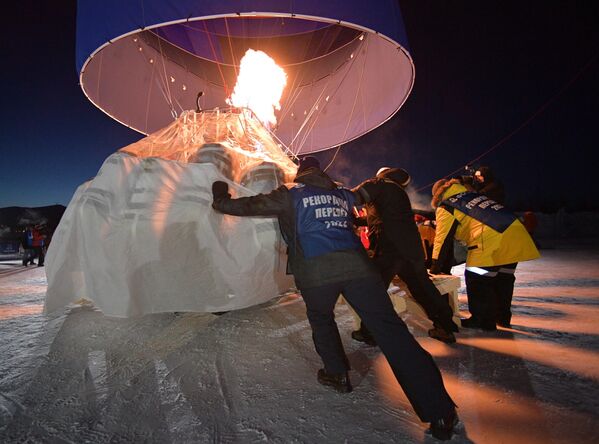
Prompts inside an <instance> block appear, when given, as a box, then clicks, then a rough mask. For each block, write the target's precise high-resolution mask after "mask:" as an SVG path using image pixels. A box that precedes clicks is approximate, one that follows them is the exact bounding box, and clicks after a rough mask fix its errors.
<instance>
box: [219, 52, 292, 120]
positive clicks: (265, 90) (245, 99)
mask: <svg viewBox="0 0 599 444" xmlns="http://www.w3.org/2000/svg"><path fill="white" fill-rule="evenodd" d="M286 84H287V74H285V71H284V70H283V68H281V67H280V66H278V65H277V64H276V63H275V61H274V60H273V59H272V58H271V57H270V56H268V55H267V54H266V53H265V52H262V51H255V50H253V49H248V50H247V51H246V53H245V55H244V56H243V57H242V58H241V64H240V67H239V76H238V77H237V83H236V84H235V88H234V89H233V93H232V94H231V97H229V98H228V99H227V103H228V104H229V105H232V106H239V107H246V108H249V109H251V110H252V111H253V112H254V114H256V116H257V117H258V119H260V121H261V122H262V123H263V124H264V125H266V126H267V127H270V125H274V124H276V123H277V118H276V117H275V111H274V110H275V109H276V110H280V109H281V104H280V103H279V101H280V100H281V96H282V95H283V89H284V88H285V85H286Z"/></svg>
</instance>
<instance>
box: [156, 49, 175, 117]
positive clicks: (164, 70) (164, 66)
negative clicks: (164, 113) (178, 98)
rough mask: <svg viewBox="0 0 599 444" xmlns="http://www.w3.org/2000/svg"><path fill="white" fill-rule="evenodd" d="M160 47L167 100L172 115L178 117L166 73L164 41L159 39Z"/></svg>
mask: <svg viewBox="0 0 599 444" xmlns="http://www.w3.org/2000/svg"><path fill="white" fill-rule="evenodd" d="M158 49H159V51H160V61H161V62H162V71H163V74H164V85H165V86H166V94H167V102H168V104H169V105H170V107H171V115H172V116H173V118H175V119H176V118H177V115H176V114H177V112H176V111H175V107H174V106H173V96H172V94H171V87H170V85H169V79H168V75H167V73H166V64H165V63H164V59H165V57H164V52H163V51H162V41H161V39H158Z"/></svg>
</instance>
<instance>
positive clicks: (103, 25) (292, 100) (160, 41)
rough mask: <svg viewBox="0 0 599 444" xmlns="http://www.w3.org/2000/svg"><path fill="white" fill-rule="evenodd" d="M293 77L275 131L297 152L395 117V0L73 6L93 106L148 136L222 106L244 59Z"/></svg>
mask: <svg viewBox="0 0 599 444" xmlns="http://www.w3.org/2000/svg"><path fill="white" fill-rule="evenodd" d="M249 48H252V49H255V50H262V51H264V52H265V53H267V54H268V55H269V56H270V57H272V58H273V59H274V60H275V61H276V62H277V64H278V65H279V66H281V67H282V68H283V69H284V70H285V72H286V73H287V76H288V82H287V87H286V89H285V91H284V94H283V97H282V99H281V110H280V112H279V113H278V117H277V125H276V129H275V131H274V132H275V133H276V135H277V137H278V138H279V139H280V140H281V141H282V142H283V143H284V144H285V146H287V147H289V148H290V149H291V150H292V151H293V152H294V153H295V154H298V155H300V154H307V153H311V152H316V151H321V150H325V149H327V148H331V147H336V146H338V145H340V144H343V143H345V142H348V141H350V140H353V139H355V138H357V137H359V136H361V135H363V134H365V133H367V132H368V131H370V130H372V129H373V128H376V127H377V126H379V125H381V124H382V123H384V122H385V121H387V120H388V119H389V118H391V117H392V116H393V115H394V114H395V113H396V112H397V111H398V110H399V108H400V107H401V106H402V104H403V103H404V101H405V100H406V98H407V97H408V95H409V93H410V91H411V89H412V85H413V82H414V66H413V63H412V59H411V57H410V55H409V53H408V52H407V50H406V48H407V38H406V34H405V31H404V27H403V22H402V18H401V13H400V10H399V5H398V2H397V1H395V0H376V1H375V0H372V1H367V2H366V1H363V0H327V1H322V0H302V1H297V0H296V1H290V2H283V1H278V0H261V1H260V0H254V1H249V0H245V1H242V0H202V1H197V0H177V1H163V0H142V1H125V2H123V1H117V0H104V1H101V2H91V1H80V2H79V5H78V12H77V67H78V69H79V71H80V83H81V87H82V89H83V91H84V93H85V94H86V95H87V97H88V98H89V99H90V100H91V101H92V102H93V103H94V104H95V105H96V106H98V108H100V109H101V110H103V111H104V112H105V113H107V114H108V115H110V116H111V117H113V118H114V119H116V120H118V121H119V122H122V123H123V124H125V125H127V126H129V127H131V128H133V129H135V130H137V131H139V132H141V133H144V134H150V133H153V132H155V131H157V130H158V129H161V128H163V127H165V126H166V125H167V124H169V123H170V122H172V121H173V119H174V118H175V117H176V116H177V115H179V114H180V113H181V112H182V111H184V110H189V109H195V106H196V97H197V94H198V93H199V92H203V96H202V99H201V101H202V106H203V108H206V109H212V108H215V107H222V106H224V105H225V100H226V98H227V97H228V96H229V94H230V93H231V91H232V89H233V86H234V85H235V83H236V79H237V75H238V67H239V63H240V60H241V58H242V57H243V56H244V55H245V53H246V51H247V50H248V49H249Z"/></svg>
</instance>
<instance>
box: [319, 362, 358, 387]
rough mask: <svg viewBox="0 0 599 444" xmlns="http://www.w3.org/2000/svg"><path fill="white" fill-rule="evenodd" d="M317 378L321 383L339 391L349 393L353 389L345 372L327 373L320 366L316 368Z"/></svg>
mask: <svg viewBox="0 0 599 444" xmlns="http://www.w3.org/2000/svg"><path fill="white" fill-rule="evenodd" d="M317 379H318V382H320V383H321V384H322V385H326V386H328V387H332V388H334V389H335V390H337V391H338V392H339V393H349V392H351V391H352V390H353V387H352V385H351V382H349V375H348V374H347V372H345V373H327V371H326V370H325V369H324V368H321V369H320V370H318V375H317Z"/></svg>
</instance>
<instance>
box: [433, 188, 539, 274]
mask: <svg viewBox="0 0 599 444" xmlns="http://www.w3.org/2000/svg"><path fill="white" fill-rule="evenodd" d="M464 191H467V190H466V188H465V187H464V186H463V185H461V184H460V183H459V181H457V180H455V179H452V180H450V181H448V182H446V183H445V184H444V185H443V186H441V187H439V189H438V191H437V192H436V193H435V196H434V197H433V206H434V207H436V219H437V230H436V234H435V244H434V247H433V255H432V256H433V260H436V259H438V258H439V253H440V251H441V247H442V246H443V244H444V243H445V242H453V239H451V238H450V237H451V236H449V234H450V232H451V231H452V227H453V226H454V224H455V225H456V227H455V234H454V236H455V238H456V239H458V240H460V241H462V242H464V243H466V245H467V246H468V257H467V258H466V266H470V267H492V266H495V265H505V264H511V263H514V262H523V261H529V260H532V259H537V258H538V257H540V254H539V251H538V250H537V248H536V246H535V244H534V242H533V240H532V238H531V237H530V235H529V234H528V232H527V231H526V229H525V228H524V225H522V223H521V222H520V221H519V220H518V219H516V220H514V222H512V224H511V225H510V226H509V227H508V228H507V229H506V230H505V231H504V232H503V233H500V232H498V231H495V230H494V229H492V228H491V227H489V226H488V225H485V224H484V223H482V222H480V221H478V220H476V219H473V218H472V217H470V216H468V215H466V214H464V213H463V212H461V211H460V210H458V209H456V208H451V207H446V206H443V205H442V206H439V207H437V206H438V205H439V203H441V201H443V200H445V199H447V198H449V197H451V196H455V195H456V194H459V193H462V192H464Z"/></svg>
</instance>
